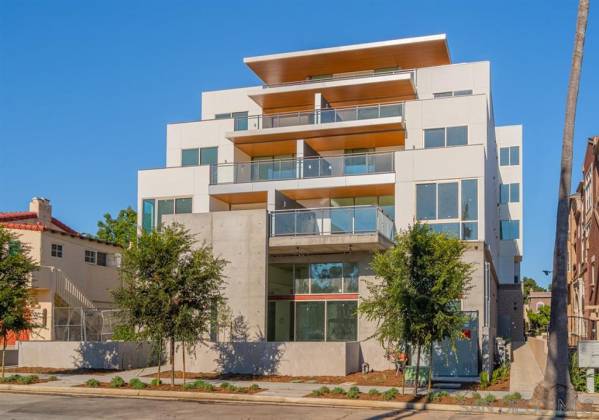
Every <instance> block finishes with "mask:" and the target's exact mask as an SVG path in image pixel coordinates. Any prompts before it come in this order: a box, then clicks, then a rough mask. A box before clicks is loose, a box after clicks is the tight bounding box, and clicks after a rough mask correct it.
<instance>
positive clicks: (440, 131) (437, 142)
mask: <svg viewBox="0 0 599 420" xmlns="http://www.w3.org/2000/svg"><path fill="white" fill-rule="evenodd" d="M444 146H445V129H444V128H429V129H426V130H424V147H425V148H427V149H428V148H430V147H444Z"/></svg>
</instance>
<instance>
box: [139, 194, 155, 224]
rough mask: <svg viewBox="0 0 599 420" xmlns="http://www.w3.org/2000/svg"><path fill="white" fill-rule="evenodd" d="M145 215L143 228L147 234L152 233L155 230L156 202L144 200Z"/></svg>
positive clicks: (143, 216) (142, 222)
mask: <svg viewBox="0 0 599 420" xmlns="http://www.w3.org/2000/svg"><path fill="white" fill-rule="evenodd" d="M142 207H143V215H142V221H141V224H142V227H143V229H144V230H145V231H146V232H150V231H152V230H153V229H154V207H155V201H154V200H144V201H143V203H142Z"/></svg>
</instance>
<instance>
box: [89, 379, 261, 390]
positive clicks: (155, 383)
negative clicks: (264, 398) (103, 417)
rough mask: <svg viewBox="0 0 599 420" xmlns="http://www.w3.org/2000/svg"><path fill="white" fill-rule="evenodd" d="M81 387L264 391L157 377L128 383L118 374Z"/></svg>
mask: <svg viewBox="0 0 599 420" xmlns="http://www.w3.org/2000/svg"><path fill="white" fill-rule="evenodd" d="M77 387H79V388H115V389H136V390H143V389H147V390H153V391H187V392H190V391H191V392H208V393H216V394H256V393H258V392H261V391H264V389H263V388H260V387H259V386H258V385H256V384H252V385H250V386H243V387H240V386H235V385H232V384H229V383H226V382H224V383H222V384H220V385H218V386H217V385H212V384H210V383H208V382H204V381H203V380H201V379H200V380H195V381H190V382H187V383H186V384H177V385H174V386H172V385H170V384H165V383H163V382H162V381H159V380H158V379H157V378H155V379H153V380H152V381H151V383H149V384H147V383H145V382H142V381H141V380H140V379H138V378H133V379H131V380H130V381H129V383H126V382H125V381H124V380H123V378H121V377H120V376H116V377H114V378H112V380H111V381H110V382H100V381H98V380H97V379H89V380H88V381H87V382H86V383H85V384H82V385H77Z"/></svg>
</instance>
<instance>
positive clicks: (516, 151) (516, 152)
mask: <svg viewBox="0 0 599 420" xmlns="http://www.w3.org/2000/svg"><path fill="white" fill-rule="evenodd" d="M510 165H512V166H513V165H520V147H519V146H512V147H510Z"/></svg>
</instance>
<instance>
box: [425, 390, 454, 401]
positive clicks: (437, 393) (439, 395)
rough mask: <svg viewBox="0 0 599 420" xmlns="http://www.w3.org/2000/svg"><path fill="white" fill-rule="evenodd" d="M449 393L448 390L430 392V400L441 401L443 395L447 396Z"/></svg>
mask: <svg viewBox="0 0 599 420" xmlns="http://www.w3.org/2000/svg"><path fill="white" fill-rule="evenodd" d="M448 395H449V394H448V393H447V391H435V392H431V393H430V394H428V400H429V401H439V400H440V399H441V398H443V397H447V396H448Z"/></svg>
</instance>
